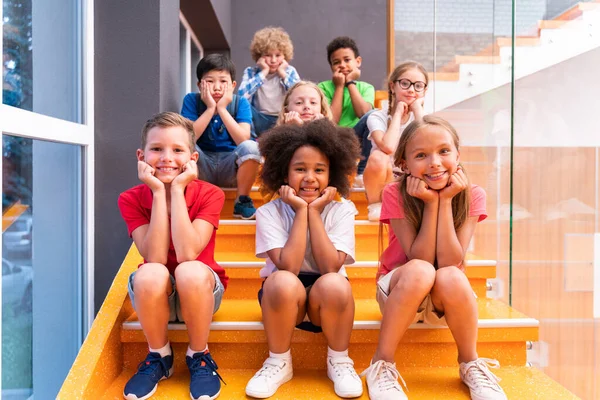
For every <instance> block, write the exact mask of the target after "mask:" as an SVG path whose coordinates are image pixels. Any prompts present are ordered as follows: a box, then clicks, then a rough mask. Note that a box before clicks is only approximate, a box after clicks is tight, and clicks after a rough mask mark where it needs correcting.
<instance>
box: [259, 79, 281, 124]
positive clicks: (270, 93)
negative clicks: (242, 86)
mask: <svg viewBox="0 0 600 400" xmlns="http://www.w3.org/2000/svg"><path fill="white" fill-rule="evenodd" d="M285 93H286V90H285V87H284V86H283V83H282V82H281V77H280V76H279V74H277V72H275V73H272V74H269V75H267V76H266V77H265V80H264V82H263V84H262V85H261V87H259V88H258V90H257V91H256V94H255V95H254V105H255V106H256V109H257V110H258V111H260V112H261V113H263V114H267V115H278V114H279V111H281V107H282V106H283V100H284V99H285Z"/></svg>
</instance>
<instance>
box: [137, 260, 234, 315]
mask: <svg viewBox="0 0 600 400" xmlns="http://www.w3.org/2000/svg"><path fill="white" fill-rule="evenodd" d="M207 268H208V267H207ZM209 269H210V268H209ZM210 271H211V272H212V273H213V276H214V277H215V288H214V290H213V297H214V298H215V307H214V309H213V314H214V313H216V312H217V310H218V309H219V307H220V306H221V300H223V293H224V292H225V288H224V287H223V284H222V283H221V280H220V279H219V275H217V273H216V272H215V271H213V270H212V269H210ZM136 272H137V271H134V272H132V273H131V275H129V283H128V284H127V289H128V291H129V298H130V299H131V305H132V306H133V309H134V310H135V294H134V292H133V277H134V276H135V273H136ZM171 287H172V288H173V291H172V292H171V294H170V295H169V322H176V321H179V322H185V321H184V320H183V316H182V315H181V304H180V302H179V295H178V294H177V287H176V284H175V277H174V276H173V275H171Z"/></svg>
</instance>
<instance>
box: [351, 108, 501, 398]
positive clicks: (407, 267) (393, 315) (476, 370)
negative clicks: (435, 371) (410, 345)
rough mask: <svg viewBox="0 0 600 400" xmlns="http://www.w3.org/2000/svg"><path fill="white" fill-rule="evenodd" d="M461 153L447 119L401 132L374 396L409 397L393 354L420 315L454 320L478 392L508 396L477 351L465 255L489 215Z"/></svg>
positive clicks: (463, 369) (462, 360)
mask: <svg viewBox="0 0 600 400" xmlns="http://www.w3.org/2000/svg"><path fill="white" fill-rule="evenodd" d="M459 157H460V148H459V139H458V135H457V133H456V131H455V130H454V128H453V127H452V126H451V125H450V124H449V123H448V122H446V121H445V120H443V119H441V118H438V117H434V116H425V117H423V118H422V119H421V120H416V121H413V122H412V123H410V125H409V126H408V127H407V128H406V129H405V130H404V132H403V133H402V136H401V137H400V142H399V143H398V148H397V149H396V154H395V157H394V164H395V165H396V166H397V167H400V168H401V172H402V173H401V176H400V178H399V180H398V181H397V182H394V183H391V184H389V185H387V186H386V187H385V189H384V191H383V206H382V209H381V222H382V223H384V224H389V225H391V229H390V231H389V246H388V247H387V249H386V250H385V251H384V252H383V254H382V256H381V263H380V267H379V271H378V272H377V302H378V303H379V308H380V310H381V312H382V314H383V318H382V321H381V330H380V333H379V343H378V345H377V350H376V351H375V354H374V356H373V358H372V360H371V365H370V366H369V367H368V368H367V369H366V370H365V371H364V372H363V373H362V374H361V375H366V380H367V387H368V389H369V397H370V398H371V400H388V399H390V400H391V399H407V397H406V395H405V394H404V391H403V390H402V388H401V386H400V384H399V383H398V378H400V379H401V380H402V383H404V380H403V379H402V378H401V377H400V374H399V373H398V370H397V369H396V364H395V362H394V356H395V353H396V348H397V347H398V343H399V342H400V340H401V339H402V336H403V335H404V333H405V332H406V330H407V329H408V328H409V326H410V325H411V324H412V323H416V322H424V323H426V324H432V325H446V326H448V328H449V329H450V332H451V333H452V336H453V337H454V340H455V342H456V346H457V348H458V362H459V374H460V378H461V380H462V381H463V382H464V383H465V384H466V385H467V386H468V387H469V390H470V392H471V398H472V399H476V400H481V399H490V400H492V399H493V400H496V399H498V400H499V399H504V400H505V399H506V395H505V394H504V391H503V390H502V388H501V387H500V386H499V385H498V381H499V379H498V378H497V377H496V376H495V375H494V374H493V373H492V372H490V370H489V369H488V366H492V367H497V366H498V361H496V360H490V359H486V358H479V355H478V354H477V321H478V316H477V298H476V296H475V294H474V292H473V290H472V289H471V285H470V284H469V280H468V279H467V276H466V274H465V267H464V257H465V254H466V252H467V247H468V245H469V242H470V241H471V237H472V236H473V232H474V230H475V225H476V224H477V223H478V222H479V221H482V220H484V219H485V218H486V217H487V215H486V210H485V192H484V190H483V189H482V188H480V187H479V186H476V185H471V184H470V183H469V179H468V178H467V175H466V172H465V170H464V168H463V167H462V166H461V165H460V164H459ZM405 386H406V384H405Z"/></svg>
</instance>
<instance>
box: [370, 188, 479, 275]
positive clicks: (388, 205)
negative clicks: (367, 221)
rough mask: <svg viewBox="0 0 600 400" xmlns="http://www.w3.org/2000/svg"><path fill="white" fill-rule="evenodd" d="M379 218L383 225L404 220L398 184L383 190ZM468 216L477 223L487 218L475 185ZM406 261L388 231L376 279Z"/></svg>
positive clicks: (398, 243) (396, 241)
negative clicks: (387, 240)
mask: <svg viewBox="0 0 600 400" xmlns="http://www.w3.org/2000/svg"><path fill="white" fill-rule="evenodd" d="M382 203H383V204H382V206H381V217H380V218H379V221H381V223H383V224H389V223H390V220H392V219H397V218H404V205H403V202H402V196H400V191H399V190H398V182H393V183H390V184H388V185H386V187H385V188H384V189H383V194H382ZM469 216H470V217H474V216H479V219H478V220H477V222H480V221H483V220H484V219H486V218H487V214H486V211H485V190H483V189H482V188H481V187H479V186H477V185H471V206H470V210H469ZM407 261H408V258H407V257H406V254H405V253H404V250H403V249H402V246H401V244H400V241H399V240H398V238H397V237H396V235H395V234H394V230H393V229H392V228H391V227H390V229H389V245H388V247H387V248H386V249H385V250H384V252H383V254H382V255H381V264H380V267H379V270H378V271H377V278H378V279H379V277H380V276H384V275H385V274H387V273H388V272H390V271H391V270H393V269H394V268H396V267H398V266H400V265H402V264H405V263H406V262H407Z"/></svg>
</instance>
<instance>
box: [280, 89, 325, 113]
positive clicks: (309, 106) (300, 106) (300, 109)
mask: <svg viewBox="0 0 600 400" xmlns="http://www.w3.org/2000/svg"><path fill="white" fill-rule="evenodd" d="M286 109H287V111H288V112H289V111H296V112H297V113H298V114H300V118H301V119H302V121H312V120H313V119H315V117H316V116H317V115H318V114H320V113H321V96H320V95H319V93H318V92H317V90H316V89H315V88H313V87H310V86H308V85H303V86H298V87H297V88H295V89H294V90H293V92H292V93H290V95H289V97H288V104H287V106H286Z"/></svg>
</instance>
